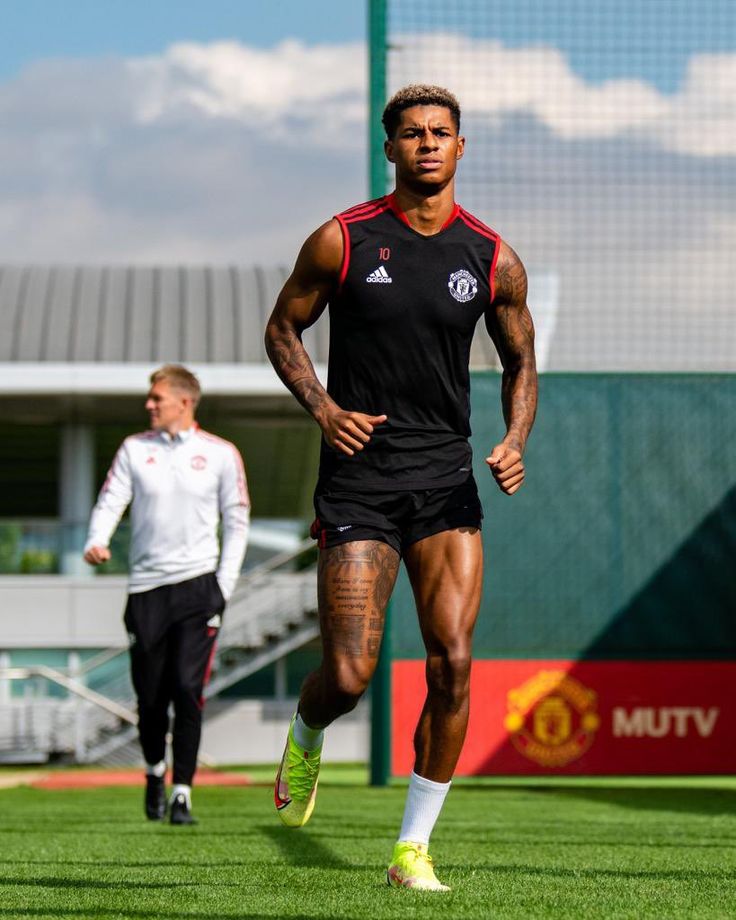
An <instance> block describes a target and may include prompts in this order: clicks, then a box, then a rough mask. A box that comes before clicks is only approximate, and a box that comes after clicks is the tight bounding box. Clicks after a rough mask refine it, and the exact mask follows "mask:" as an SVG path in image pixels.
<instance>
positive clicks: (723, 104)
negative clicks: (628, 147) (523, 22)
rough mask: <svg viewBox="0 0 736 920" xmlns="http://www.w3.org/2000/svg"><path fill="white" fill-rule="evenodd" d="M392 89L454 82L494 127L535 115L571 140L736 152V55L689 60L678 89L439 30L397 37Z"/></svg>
mask: <svg viewBox="0 0 736 920" xmlns="http://www.w3.org/2000/svg"><path fill="white" fill-rule="evenodd" d="M396 44H397V46H398V47H399V49H402V48H405V49H410V50H406V51H401V50H399V51H397V53H396V55H395V56H394V57H393V58H392V60H393V71H392V85H394V86H399V85H401V84H402V83H407V82H430V83H439V84H443V85H446V86H448V87H451V88H452V90H453V92H455V93H456V95H457V96H458V97H459V99H460V100H461V104H462V107H463V110H464V111H465V112H466V113H468V114H473V115H481V116H484V117H486V118H488V119H489V120H490V121H491V123H493V124H497V123H498V122H499V120H500V119H503V118H504V117H505V116H510V115H519V114H523V115H530V116H532V117H533V118H535V119H537V120H538V121H539V122H540V123H541V124H543V125H544V126H545V127H547V128H548V129H549V130H550V131H551V132H552V133H553V134H555V135H556V136H557V137H560V138H563V139H566V140H578V139H583V140H585V139H591V140H595V139H600V138H613V137H623V136H628V137H631V138H637V137H638V138H642V139H645V140H647V141H649V142H650V143H652V144H654V145H656V146H659V147H661V148H662V149H664V150H669V151H674V152H677V153H682V154H689V155H692V156H704V157H708V156H728V155H736V54H730V55H729V54H720V55H719V54H701V55H696V56H694V57H693V58H691V60H690V63H689V67H688V71H687V74H686V78H685V80H684V83H683V86H682V88H681V89H680V91H679V92H677V93H675V94H673V95H669V96H668V95H665V94H663V93H661V92H659V91H658V90H657V89H656V88H655V87H653V86H651V85H650V84H648V83H645V82H643V81H641V80H634V79H627V80H610V81H607V82H605V83H602V84H600V85H593V84H590V83H587V82H586V81H585V80H583V79H582V78H581V77H580V76H578V75H577V74H576V73H575V72H574V71H573V70H572V68H571V67H570V64H569V62H568V60H567V59H566V58H565V56H564V55H563V54H562V53H561V52H560V51H559V50H558V49H556V48H548V47H534V48H506V47H504V46H503V45H501V44H500V43H499V42H497V41H486V40H477V39H472V38H469V37H466V36H462V35H453V34H439V33H432V34H431V35H425V36H420V37H418V38H410V37H408V36H405V37H403V38H402V37H398V38H397V41H396Z"/></svg>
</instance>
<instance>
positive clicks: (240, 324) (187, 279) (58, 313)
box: [0, 265, 497, 367]
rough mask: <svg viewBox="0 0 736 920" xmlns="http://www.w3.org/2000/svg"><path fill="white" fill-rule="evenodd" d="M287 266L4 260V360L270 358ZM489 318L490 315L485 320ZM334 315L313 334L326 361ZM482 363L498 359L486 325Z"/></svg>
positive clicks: (0, 350) (309, 341)
mask: <svg viewBox="0 0 736 920" xmlns="http://www.w3.org/2000/svg"><path fill="white" fill-rule="evenodd" d="M286 275H287V270H286V269H285V268H283V267H277V268H261V267H253V268H244V267H242V266H227V267H219V268H213V267H208V266H203V267H191V266H183V267H178V268H177V267H161V266H159V267H140V266H116V267H103V266H39V265H25V266H24V265H8V266H0V362H12V363H19V362H23V363H29V364H37V363H39V362H44V363H45V362H49V363H53V364H57V365H59V364H79V363H93V364H99V363H104V364H118V365H119V364H129V363H132V364H151V363H161V362H164V361H178V362H182V363H185V364H198V365H202V364H228V365H235V364H249V365H253V364H265V363H267V358H266V354H265V350H264V348H263V330H264V328H265V324H266V320H267V318H268V316H269V314H270V312H271V310H272V309H273V305H274V303H275V301H276V296H277V294H278V292H279V290H280V289H281V286H282V285H283V283H284V280H285V279H286ZM480 326H481V327H482V323H481V324H480ZM328 340H329V323H328V321H327V318H326V316H324V317H322V318H321V319H320V321H319V322H318V323H316V324H315V325H314V326H313V327H312V328H311V329H308V330H307V331H306V333H305V336H304V344H305V345H306V347H307V350H308V352H309V354H310V357H311V358H312V360H313V362H314V363H315V364H326V362H327V352H328ZM471 365H472V366H473V367H496V366H497V358H496V354H495V350H494V348H493V345H492V343H491V342H490V339H489V337H488V335H487V333H486V331H485V329H481V330H479V334H477V335H476V336H475V340H474V342H473V348H472V351H471Z"/></svg>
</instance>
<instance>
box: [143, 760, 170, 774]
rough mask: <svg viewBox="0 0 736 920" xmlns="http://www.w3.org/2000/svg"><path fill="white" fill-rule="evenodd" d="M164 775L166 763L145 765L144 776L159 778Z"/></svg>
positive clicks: (163, 761) (161, 761)
mask: <svg viewBox="0 0 736 920" xmlns="http://www.w3.org/2000/svg"><path fill="white" fill-rule="evenodd" d="M165 775H166V761H165V760H159V762H158V763H147V764H146V776H158V777H159V778H160V777H162V776H165Z"/></svg>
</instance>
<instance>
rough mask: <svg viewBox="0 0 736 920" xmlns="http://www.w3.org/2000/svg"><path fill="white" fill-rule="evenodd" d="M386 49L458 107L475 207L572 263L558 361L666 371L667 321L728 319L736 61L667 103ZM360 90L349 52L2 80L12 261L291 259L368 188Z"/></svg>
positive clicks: (734, 226) (221, 46)
mask: <svg viewBox="0 0 736 920" xmlns="http://www.w3.org/2000/svg"><path fill="white" fill-rule="evenodd" d="M404 44H405V46H406V44H407V43H404ZM440 50H441V51H442V52H443V54H442V55H439V51H440ZM390 58H391V60H392V62H393V64H392V73H391V85H392V86H393V87H396V86H398V85H400V84H401V83H405V82H410V81H419V80H422V81H427V82H436V83H444V84H446V85H448V86H450V87H451V88H452V89H453V90H454V91H455V92H456V93H457V94H458V96H459V97H460V99H461V102H462V104H463V110H464V112H465V115H466V121H465V126H466V133H467V134H468V136H469V145H468V150H467V155H466V157H465V158H464V160H463V164H462V166H461V169H460V180H459V197H460V200H461V201H462V202H463V204H464V205H466V206H467V207H469V208H470V209H471V210H473V211H476V212H477V213H478V216H480V217H481V218H482V219H484V220H487V221H488V222H489V223H490V224H491V225H492V226H494V227H495V228H496V229H497V230H498V231H499V232H501V234H502V235H503V236H505V237H506V238H507V239H508V240H509V241H510V242H511V244H512V245H514V246H515V248H517V249H518V251H519V252H520V253H521V255H522V257H523V258H524V260H525V262H526V263H527V264H528V265H529V267H530V268H531V269H532V270H534V269H535V268H540V269H544V270H551V271H553V272H556V273H557V274H558V275H559V279H560V304H561V315H560V323H559V329H560V330H561V335H563V338H561V339H559V340H557V341H553V343H552V348H551V362H552V366H553V367H558V368H559V367H569V366H571V365H572V366H576V365H575V362H577V366H578V367H580V366H585V367H591V368H595V367H600V366H608V367H615V368H620V369H623V368H626V367H630V366H632V363H634V362H635V361H639V360H640V358H639V357H638V356H643V357H642V358H641V361H642V364H643V365H644V366H649V367H653V366H656V367H657V368H660V369H664V368H666V367H670V366H672V364H671V363H668V362H671V357H672V354H674V353H675V352H674V350H673V349H670V348H669V346H667V348H665V349H664V350H663V349H662V348H661V347H660V342H661V341H665V339H666V337H664V338H663V336H662V335H661V334H660V331H661V326H662V324H663V323H664V324H665V325H667V323H668V320H667V316H677V317H680V319H678V323H680V325H679V326H677V329H680V328H686V327H687V323H688V322H690V323H691V328H692V329H696V328H697V329H699V330H702V334H701V338H703V340H705V338H708V337H709V336H710V333H709V332H708V330H709V329H710V328H711V326H712V325H713V323H720V324H721V326H722V325H723V323H724V322H725V320H723V317H725V316H727V315H728V316H730V314H731V313H732V312H733V311H732V310H731V304H732V299H733V293H732V292H733V288H734V286H735V285H736V279H735V278H734V270H733V267H732V259H731V253H732V252H733V249H734V248H736V215H735V214H734V204H733V202H734V200H736V175H735V174H734V166H735V165H736V159H735V158H734V155H735V154H736V93H734V84H735V83H736V55H725V54H724V55H699V56H697V57H694V58H692V59H691V61H690V64H689V67H688V69H687V72H686V74H685V76H684V79H683V81H682V85H681V86H680V88H679V90H678V92H676V93H674V94H672V95H664V94H662V93H660V92H659V91H658V90H657V89H656V88H654V87H652V86H650V85H648V84H646V83H644V82H641V81H638V80H615V81H609V82H608V83H604V84H601V85H591V84H589V83H586V82H585V81H584V80H583V79H582V78H581V77H580V76H578V75H577V74H576V73H574V71H573V70H572V69H571V68H570V66H569V64H568V61H567V59H566V58H565V57H564V56H563V55H562V54H561V53H560V52H559V51H557V50H555V49H552V48H542V47H538V48H520V49H508V48H504V47H502V46H501V45H499V44H498V43H494V42H482V41H473V40H471V39H468V38H462V37H458V36H436V35H434V36H424V37H421V38H419V39H418V40H417V41H416V42H415V43H414V45H413V47H412V49H411V50H409V49H408V48H405V50H403V51H393V52H392V53H391V55H390ZM443 61H444V63H443ZM366 83H367V74H366V60H365V51H364V48H363V46H362V45H358V44H354V45H344V46H322V47H306V46H304V45H301V44H299V43H298V42H293V41H292V42H284V43H282V44H280V45H278V46H276V47H275V48H272V49H265V50H264V49H255V48H249V47H246V46H244V45H240V44H237V43H234V42H220V43H215V44H211V45H196V44H192V43H188V44H179V45H174V46H172V47H171V48H169V49H167V50H166V51H164V52H163V53H162V54H160V55H157V56H153V57H147V58H140V59H134V60H122V59H118V58H108V59H103V58H100V59H96V60H92V61H64V60H56V61H46V62H39V63H38V64H36V65H34V66H33V67H31V68H28V69H27V70H26V71H24V72H23V73H22V74H20V75H19V77H18V78H17V79H15V80H13V81H12V82H7V83H5V84H0V138H2V140H1V141H0V262H28V261H40V262H79V263H87V264H94V263H103V262H104V263H121V262H126V263H139V264H151V263H158V264H166V263H179V264H181V263H187V262H190V263H200V264H201V263H203V262H207V263H212V264H223V263H241V264H254V263H261V264H266V265H273V264H276V263H287V264H289V263H291V262H292V261H293V259H294V256H295V254H296V252H297V249H298V247H299V245H300V243H301V241H302V240H303V239H304V238H305V237H306V236H307V234H308V233H309V232H311V230H313V229H314V227H315V226H317V225H318V224H320V223H321V222H322V221H323V220H326V219H327V218H329V216H330V215H331V214H333V213H335V212H336V211H339V210H342V209H343V208H346V207H349V206H350V205H352V204H355V203H357V202H359V201H361V200H364V199H365V198H366V197H367V188H366V184H367V183H366V175H367V168H366V166H367V164H366V155H365V150H366V131H367V128H366V108H365V96H366ZM666 310H670V314H667V313H666V312H664V311H666ZM729 311H730V312H729ZM719 317H720V318H719ZM731 322H732V324H733V321H731ZM721 326H719V327H718V328H721ZM673 328H674V327H672V326H671V325H667V329H668V330H669V332H668V334H670V333H671V331H672V329H673ZM632 330H634V331H633V332H632ZM672 334H674V333H672ZM678 334H679V333H678ZM691 338H693V341H694V340H695V338H697V336H694V337H693V335H691ZM711 338H712V337H711ZM710 340H711V339H709V341H710ZM732 340H733V337H731V339H729V338H728V335H725V334H724V335H720V336H719V341H721V342H724V343H729V342H730V341H732ZM581 343H582V344H581ZM673 348H674V347H673ZM681 352H682V354H687V360H688V361H692V366H693V367H697V366H700V365H699V363H698V362H699V361H700V360H701V357H700V355H701V352H700V351H699V350H698V349H695V350H690V351H688V349H687V343H684V344H682V347H681ZM714 354H715V352H714ZM718 354H719V355H720V357H718V359H717V361H715V359H714V362H715V363H712V364H711V366H713V367H715V366H719V367H721V366H724V364H725V363H727V361H728V360H730V359H728V358H727V357H724V355H725V346H724V349H722V352H719V353H718ZM729 354H730V353H729ZM683 360H684V359H682V358H678V361H680V364H678V365H677V366H683V365H682V361H683ZM586 362H587V363H586ZM647 362H648V363H647ZM718 362H720V363H718ZM687 366H688V367H689V366H691V365H689V364H688V365H687Z"/></svg>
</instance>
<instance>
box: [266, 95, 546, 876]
mask: <svg viewBox="0 0 736 920" xmlns="http://www.w3.org/2000/svg"><path fill="white" fill-rule="evenodd" d="M383 124H384V127H385V129H386V137H387V139H386V142H385V151H386V156H387V158H388V160H389V161H390V162H391V163H393V164H394V167H395V175H396V189H395V191H394V192H393V193H392V194H390V195H387V196H386V197H384V198H379V199H376V200H375V201H369V202H367V203H365V204H362V205H357V206H356V207H353V208H351V209H349V210H348V211H345V212H343V213H342V214H339V215H338V216H337V217H335V218H333V219H332V220H330V221H328V222H327V223H325V224H323V225H322V226H321V227H320V228H319V229H318V230H317V231H316V232H315V233H313V234H312V235H311V236H310V237H309V238H308V239H307V241H306V242H305V243H304V246H303V247H302V249H301V252H300V253H299V256H298V259H297V262H296V266H295V268H294V271H293V273H292V275H291V277H290V278H289V279H288V280H287V282H286V284H285V285H284V288H283V290H282V292H281V294H280V296H279V298H278V301H277V303H276V307H275V309H274V311H273V313H272V315H271V318H270V320H269V323H268V327H267V331H266V348H267V350H268V354H269V357H270V359H271V362H272V364H273V366H274V367H275V369H276V371H277V372H278V374H279V376H280V377H281V379H282V380H283V381H284V383H285V384H286V386H287V387H288V388H289V389H290V390H291V392H292V393H293V394H294V396H295V397H296V398H297V399H298V400H299V402H300V403H301V404H302V405H303V406H304V408H305V409H306V410H307V411H308V412H309V413H310V414H311V415H312V417H313V418H314V420H315V421H316V422H317V424H318V425H319V426H320V428H321V429H322V435H323V439H322V453H321V461H320V471H319V479H318V482H317V488H316V491H315V497H314V504H315V512H316V519H315V522H314V525H313V535H314V536H315V537H316V538H317V539H318V541H319V547H320V557H319V610H320V624H321V632H322V645H323V659H322V663H321V665H320V667H319V668H318V669H317V670H316V671H314V672H313V673H312V674H310V675H309V676H308V677H307V679H306V680H305V682H304V686H303V687H302V691H301V696H300V699H299V707H298V710H297V713H296V714H295V716H294V718H293V719H292V722H291V726H290V728H289V733H288V739H287V743H286V750H285V752H284V758H283V760H282V762H281V766H280V769H279V772H278V775H277V778H276V786H275V790H274V796H275V803H276V808H277V809H278V813H279V815H280V817H281V819H282V821H283V822H284V823H285V824H287V825H289V826H292V827H299V826H301V825H303V824H305V823H306V822H307V821H308V820H309V817H310V815H311V813H312V810H313V808H314V802H315V795H316V791H317V778H318V771H319V762H320V754H321V749H322V740H323V732H324V729H325V728H326V727H327V726H328V725H329V724H330V723H331V722H332V721H333V720H334V719H336V718H337V717H338V716H340V715H342V714H343V713H346V712H349V711H350V710H351V709H353V707H354V706H355V705H356V703H357V702H358V700H359V699H360V697H361V696H362V694H363V693H364V692H365V689H366V687H367V686H368V683H369V681H370V679H371V676H372V674H373V671H374V669H375V666H376V661H377V658H378V652H379V647H380V643H381V637H382V632H383V626H384V614H385V610H386V604H387V602H388V599H389V596H390V594H391V591H392V589H393V586H394V582H395V579H396V574H397V571H398V567H399V560H400V559H401V558H403V560H404V563H405V565H406V568H407V571H408V573H409V578H410V580H411V584H412V588H413V591H414V597H415V600H416V605H417V612H418V616H419V626H420V629H421V633H422V637H423V640H424V644H425V647H426V650H427V668H426V675H427V697H426V700H425V703H424V708H423V710H422V714H421V716H420V719H419V723H418V725H417V727H416V733H415V735H414V747H415V753H416V759H415V764H414V770H413V773H412V775H411V778H410V783H409V792H408V797H407V801H406V807H405V812H404V818H403V822H402V825H401V830H400V833H399V836H398V841H397V843H396V846H395V848H394V851H393V855H392V857H391V862H390V864H389V867H388V876H387V877H388V881H389V884H390V885H393V886H396V887H409V888H422V889H426V890H433V891H446V890H447V887H446V886H445V885H442V884H441V883H440V882H439V881H438V879H437V878H436V876H435V873H434V869H433V866H432V861H431V858H430V856H429V854H428V851H427V848H428V844H429V838H430V834H431V832H432V828H433V827H434V824H435V822H436V820H437V818H438V816H439V813H440V809H441V808H442V804H443V802H444V799H445V796H446V794H447V792H448V790H449V788H450V781H451V778H452V775H453V771H454V769H455V765H456V763H457V760H458V757H459V755H460V750H461V748H462V745H463V740H464V737H465V730H466V727H467V722H468V707H469V698H468V693H469V681H470V662H471V644H472V635H473V627H474V625H475V620H476V617H477V615H478V609H479V605H480V596H481V582H482V565H483V560H482V545H481V536H480V526H481V518H482V511H481V506H480V502H479V499H478V492H477V488H476V484H475V481H474V479H473V474H472V471H471V470H472V457H471V448H470V445H469V443H468V438H469V435H470V425H469V415H470V403H469V390H470V375H469V369H468V363H469V355H470V344H471V340H472V337H473V332H474V329H475V326H476V323H477V321H478V320H479V318H480V317H481V316H482V317H484V319H485V324H486V327H487V329H488V332H489V334H490V336H491V338H492V340H493V342H494V343H495V346H496V349H497V350H498V353H499V355H500V358H501V361H502V364H503V378H502V385H501V402H502V407H503V414H504V419H505V422H506V435H505V437H504V438H503V440H502V441H501V443H500V444H497V445H496V446H495V447H493V448H492V450H491V451H490V454H489V456H488V457H487V458H486V463H487V464H488V467H489V470H490V473H491V475H492V476H493V477H494V479H495V480H496V482H497V484H498V486H499V487H500V489H501V491H502V492H504V493H506V494H507V495H513V494H514V493H515V492H516V491H517V490H518V489H519V488H520V487H521V485H522V483H523V481H524V463H523V459H522V457H523V453H524V448H525V445H526V441H527V438H528V436H529V432H530V430H531V427H532V423H533V421H534V415H535V411H536V404H537V377H536V369H535V360H534V328H533V325H532V320H531V316H530V315H529V310H528V308H527V305H526V288H527V285H526V273H525V271H524V267H523V265H522V264H521V262H520V261H519V258H518V257H517V255H516V254H515V253H514V251H513V250H512V249H511V248H510V247H509V246H508V245H507V244H506V243H504V242H502V241H501V240H500V239H499V237H498V235H497V234H496V233H494V231H493V230H490V229H489V228H488V227H486V226H485V224H483V223H482V222H481V221H479V220H478V219H477V218H475V217H473V216H472V215H471V214H469V213H468V212H467V211H465V210H464V209H463V208H461V207H460V206H459V205H458V204H456V202H455V196H454V188H455V171H456V168H457V164H458V161H459V160H460V158H461V157H462V156H463V153H464V149H465V139H464V138H463V137H461V136H460V133H459V132H460V107H459V105H458V102H457V100H456V99H455V97H454V96H453V95H452V94H451V93H449V92H448V91H447V90H445V89H442V88H440V87H436V86H425V85H412V86H407V87H405V88H404V89H402V90H400V91H399V92H398V93H396V95H395V96H393V98H392V99H391V100H390V101H389V103H388V104H387V106H386V108H385V110H384V113H383ZM328 303H329V308H330V353H329V376H328V385H327V390H325V389H324V388H323V387H322V385H321V384H320V382H319V380H318V379H317V377H316V376H315V373H314V369H313V367H312V364H311V361H310V359H309V356H308V355H307V353H306V351H305V349H304V346H303V344H302V333H303V331H304V330H305V329H306V328H307V327H309V326H311V325H312V323H314V322H316V321H317V319H318V318H319V317H320V315H321V313H322V312H323V310H324V309H325V307H326V306H327V305H328Z"/></svg>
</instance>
